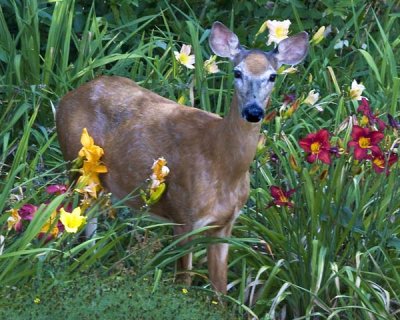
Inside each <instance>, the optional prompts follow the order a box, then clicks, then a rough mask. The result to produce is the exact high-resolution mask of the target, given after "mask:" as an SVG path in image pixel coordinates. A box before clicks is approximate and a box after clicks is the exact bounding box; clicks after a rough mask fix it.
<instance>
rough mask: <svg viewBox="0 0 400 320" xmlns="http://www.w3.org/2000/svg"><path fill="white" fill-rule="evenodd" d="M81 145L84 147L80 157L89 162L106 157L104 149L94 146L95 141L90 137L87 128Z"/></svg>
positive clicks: (84, 129) (83, 131) (83, 132)
mask: <svg viewBox="0 0 400 320" xmlns="http://www.w3.org/2000/svg"><path fill="white" fill-rule="evenodd" d="M81 143H82V146H83V147H82V149H81V150H80V151H79V156H80V157H83V158H86V160H87V161H89V162H95V161H98V160H99V159H100V158H101V157H102V156H103V155H104V151H103V149H102V148H101V147H99V146H97V145H95V144H94V140H93V138H92V137H91V136H90V135H89V133H88V131H87V129H86V128H83V130H82V135H81Z"/></svg>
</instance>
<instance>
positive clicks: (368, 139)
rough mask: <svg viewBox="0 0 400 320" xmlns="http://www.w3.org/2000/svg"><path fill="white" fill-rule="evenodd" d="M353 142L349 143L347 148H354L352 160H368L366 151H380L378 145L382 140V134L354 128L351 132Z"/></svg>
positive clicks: (357, 127)
mask: <svg viewBox="0 0 400 320" xmlns="http://www.w3.org/2000/svg"><path fill="white" fill-rule="evenodd" d="M351 137H352V138H353V140H351V141H349V143H348V144H347V146H348V147H354V158H355V159H356V160H363V159H367V158H368V150H371V152H374V153H379V152H381V150H380V149H379V147H378V143H379V142H381V140H382V139H383V138H384V135H383V133H382V132H379V131H371V130H370V129H369V128H362V127H360V126H354V127H353V130H352V132H351Z"/></svg>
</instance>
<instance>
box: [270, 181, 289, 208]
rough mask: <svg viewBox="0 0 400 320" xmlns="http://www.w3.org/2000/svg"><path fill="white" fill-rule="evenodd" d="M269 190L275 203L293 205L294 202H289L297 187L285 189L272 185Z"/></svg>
mask: <svg viewBox="0 0 400 320" xmlns="http://www.w3.org/2000/svg"><path fill="white" fill-rule="evenodd" d="M269 190H270V192H271V196H272V197H273V198H274V200H273V201H272V203H273V204H274V205H277V206H286V207H293V202H289V197H290V196H291V195H292V194H293V193H294V192H295V189H290V190H289V191H283V190H282V189H281V188H279V187H277V186H271V187H270V188H269Z"/></svg>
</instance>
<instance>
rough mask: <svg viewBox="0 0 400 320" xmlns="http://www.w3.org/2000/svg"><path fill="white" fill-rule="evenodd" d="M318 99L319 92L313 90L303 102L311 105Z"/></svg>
mask: <svg viewBox="0 0 400 320" xmlns="http://www.w3.org/2000/svg"><path fill="white" fill-rule="evenodd" d="M318 99H319V93H318V92H315V90H311V91H310V92H309V93H308V96H307V98H305V99H304V101H303V103H305V104H308V105H309V106H313V105H314V104H315V103H316V102H317V101H318ZM317 109H318V108H317Z"/></svg>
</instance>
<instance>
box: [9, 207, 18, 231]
mask: <svg viewBox="0 0 400 320" xmlns="http://www.w3.org/2000/svg"><path fill="white" fill-rule="evenodd" d="M9 212H10V217H9V218H8V219H7V228H8V231H10V230H11V229H12V228H14V229H15V230H17V231H18V229H21V228H18V227H19V226H20V225H21V223H20V222H21V217H20V215H19V214H18V210H17V209H11V210H10V211H9Z"/></svg>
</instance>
